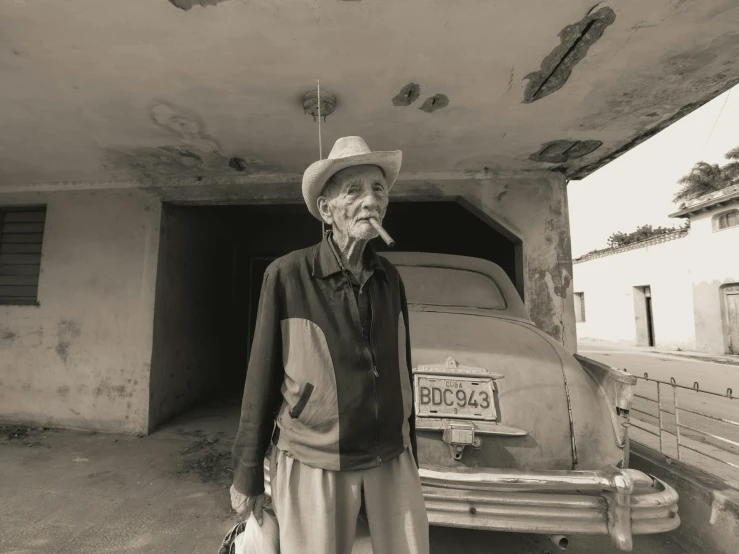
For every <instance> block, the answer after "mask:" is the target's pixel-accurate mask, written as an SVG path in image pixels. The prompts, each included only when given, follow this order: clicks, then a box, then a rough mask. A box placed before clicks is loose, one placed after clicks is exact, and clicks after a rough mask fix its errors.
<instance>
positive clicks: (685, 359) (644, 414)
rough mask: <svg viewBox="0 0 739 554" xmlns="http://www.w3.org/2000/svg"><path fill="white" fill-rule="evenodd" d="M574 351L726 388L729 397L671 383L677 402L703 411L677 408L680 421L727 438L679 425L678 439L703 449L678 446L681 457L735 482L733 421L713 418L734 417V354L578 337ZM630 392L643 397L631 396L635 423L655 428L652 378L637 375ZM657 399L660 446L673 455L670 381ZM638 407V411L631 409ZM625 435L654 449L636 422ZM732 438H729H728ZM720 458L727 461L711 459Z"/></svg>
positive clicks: (665, 377)
mask: <svg viewBox="0 0 739 554" xmlns="http://www.w3.org/2000/svg"><path fill="white" fill-rule="evenodd" d="M578 353H580V354H581V355H583V356H586V357H588V358H591V359H594V360H597V361H599V362H602V363H604V364H608V365H610V366H612V367H616V368H619V369H626V370H627V371H628V372H629V373H632V374H633V375H636V376H637V377H640V378H641V377H644V374H645V373H647V374H648V376H649V378H650V379H658V380H660V381H667V382H669V381H670V377H674V378H675V381H676V382H677V383H678V384H680V385H684V386H687V387H693V385H694V383H696V382H697V383H698V388H699V389H700V390H701V391H711V392H715V393H718V394H720V395H726V393H727V389H732V391H733V396H734V397H735V399H734V400H731V399H729V398H726V397H722V396H714V395H707V394H701V393H696V392H695V391H693V390H685V389H677V398H678V405H679V406H680V408H681V409H682V408H687V409H689V410H692V411H693V412H700V413H702V414H708V415H709V416H712V417H705V416H701V415H697V414H695V413H689V412H683V411H681V413H680V423H681V424H683V425H688V426H690V427H692V428H693V429H697V430H699V431H703V432H706V433H711V434H712V435H714V436H716V437H721V438H722V439H727V440H729V441H732V442H726V440H721V439H715V438H712V437H708V436H706V435H704V434H701V433H697V432H694V431H691V430H689V429H681V433H682V437H681V442H683V443H684V444H686V445H687V446H688V447H690V448H693V449H696V450H700V451H701V452H705V453H706V454H708V455H709V456H712V457H711V458H709V457H708V456H704V455H702V454H699V453H696V452H694V451H692V450H690V449H683V448H681V455H682V456H683V460H684V461H686V462H688V463H690V464H692V465H695V466H697V467H698V468H699V469H702V470H704V471H707V472H708V473H712V474H714V475H717V476H719V477H722V478H724V479H726V480H727V481H728V482H729V483H731V484H733V485H734V486H735V487H737V488H739V446H737V445H739V425H735V424H731V423H724V422H721V421H718V420H716V419H713V418H723V419H725V420H730V421H733V422H739V399H736V397H739V356H709V355H706V354H699V353H695V352H667V351H661V350H654V349H650V348H639V347H628V346H626V347H624V346H616V345H613V344H607V343H597V342H591V341H587V342H585V341H583V342H581V343H580V344H579V345H578ZM635 392H636V394H638V395H640V396H642V397H646V398H649V399H651V400H645V399H644V398H635V399H634V408H635V409H634V410H632V412H631V416H632V419H634V420H637V421H635V423H636V424H637V425H641V426H642V427H644V428H646V429H649V430H650V431H652V432H657V433H658V432H659V420H658V419H657V417H656V416H657V414H658V411H657V403H656V400H657V384H656V383H654V382H649V381H645V380H643V379H639V381H638V383H637V386H636V390H635ZM660 394H661V397H662V398H661V400H662V403H663V408H664V409H665V410H667V411H665V412H663V414H662V415H663V422H662V425H663V428H664V429H665V430H666V431H667V433H666V434H663V444H662V450H663V451H664V452H665V453H666V454H668V455H670V456H672V457H677V447H676V442H677V437H676V434H675V432H676V425H675V418H674V416H673V415H672V414H671V413H669V412H674V399H673V391H672V387H670V386H669V385H660ZM637 410H639V411H637ZM648 414H652V415H648ZM630 433H631V437H632V439H634V440H638V441H639V442H642V443H644V444H646V445H648V446H650V447H651V448H654V449H656V450H659V449H660V445H659V439H658V438H657V437H655V436H653V435H650V434H649V433H648V432H645V431H643V430H640V429H638V428H635V427H632V428H631V431H630ZM732 443H733V444H732ZM713 458H718V459H720V460H724V461H726V462H728V463H729V464H733V465H734V466H736V467H734V466H731V465H727V464H724V463H721V462H719V461H717V460H716V459H713Z"/></svg>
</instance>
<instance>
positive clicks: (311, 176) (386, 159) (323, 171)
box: [303, 137, 403, 221]
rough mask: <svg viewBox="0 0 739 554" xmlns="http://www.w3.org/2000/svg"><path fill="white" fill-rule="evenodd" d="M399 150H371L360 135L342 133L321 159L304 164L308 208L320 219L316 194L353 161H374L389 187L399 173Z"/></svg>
mask: <svg viewBox="0 0 739 554" xmlns="http://www.w3.org/2000/svg"><path fill="white" fill-rule="evenodd" d="M402 161H403V152H402V151H400V150H393V151H391V152H373V151H372V150H370V149H369V146H367V143H366V142H364V139H363V138H362V137H342V138H340V139H339V140H337V141H336V143H335V144H334V147H333V148H332V149H331V153H330V154H329V155H328V158H326V159H325V160H320V161H317V162H314V163H312V164H311V165H310V166H308V169H306V170H305V173H303V198H304V199H305V204H306V205H307V206H308V211H310V213H311V214H313V217H315V218H316V219H318V220H319V221H323V218H322V217H321V214H320V212H319V211H318V204H317V201H318V197H319V196H321V192H322V191H323V187H324V186H325V185H326V181H328V180H329V179H330V178H331V176H332V175H333V174H334V173H336V172H337V171H340V170H342V169H344V168H346V167H351V166H354V165H376V166H379V167H380V168H381V169H382V171H383V173H384V174H385V180H386V182H387V188H388V190H390V189H391V188H392V186H393V184H394V183H395V179H397V178H398V173H400V164H401V162H402Z"/></svg>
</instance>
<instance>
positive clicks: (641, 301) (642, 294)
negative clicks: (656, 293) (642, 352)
mask: <svg viewBox="0 0 739 554" xmlns="http://www.w3.org/2000/svg"><path fill="white" fill-rule="evenodd" d="M634 321H635V323H636V345H637V346H654V345H655V336H654V310H653V306H652V288H651V287H650V286H648V285H647V286H643V287H634Z"/></svg>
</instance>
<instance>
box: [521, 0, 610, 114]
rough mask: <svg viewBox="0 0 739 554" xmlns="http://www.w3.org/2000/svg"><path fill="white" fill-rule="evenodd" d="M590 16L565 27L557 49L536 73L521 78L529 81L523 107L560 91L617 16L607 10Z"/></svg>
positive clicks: (560, 35)
mask: <svg viewBox="0 0 739 554" xmlns="http://www.w3.org/2000/svg"><path fill="white" fill-rule="evenodd" d="M596 7H597V6H596ZM593 9H594V8H593ZM591 12H592V9H591ZM591 12H589V13H588V15H586V16H585V17H584V18H583V19H582V20H580V21H579V22H577V23H575V24H573V25H568V26H567V27H565V28H564V29H563V30H562V31H561V32H560V33H559V37H560V41H561V42H560V44H559V46H557V47H556V48H555V49H554V50H553V51H552V52H551V53H550V54H549V55H548V56H547V57H546V58H545V59H544V61H543V62H542V63H541V68H540V69H539V71H535V72H533V73H529V74H528V75H527V76H526V77H524V78H525V79H528V80H529V83H528V85H527V86H526V90H525V91H524V100H523V101H524V103H526V104H528V103H531V102H535V101H537V100H541V99H542V98H544V97H545V96H549V95H550V94H552V93H553V92H556V91H558V90H559V89H561V88H562V87H563V86H564V84H565V83H566V82H567V80H568V79H569V78H570V75H571V74H572V69H573V68H574V66H575V65H577V64H578V63H579V62H580V61H582V60H583V59H584V58H585V56H586V55H587V53H588V50H589V49H590V47H591V46H592V45H593V44H594V43H595V42H597V41H598V40H599V39H600V38H601V36H603V33H604V32H605V30H606V28H607V27H608V26H609V25H611V24H612V23H613V22H614V21H615V20H616V14H615V13H614V11H613V10H612V9H611V8H608V7H605V8H601V9H599V10H598V11H596V12H594V13H591Z"/></svg>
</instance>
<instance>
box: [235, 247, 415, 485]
mask: <svg viewBox="0 0 739 554" xmlns="http://www.w3.org/2000/svg"><path fill="white" fill-rule="evenodd" d="M330 240H331V238H330V235H329V234H327V235H326V236H325V237H324V240H323V241H322V242H321V243H319V244H318V245H315V246H313V247H311V248H306V249H304V250H298V251H296V252H292V253H291V254H288V255H286V256H283V257H282V258H279V259H277V260H275V261H274V262H273V263H272V264H271V265H270V266H269V267H268V268H267V271H266V272H265V275H264V280H263V282H262V292H261V296H260V300H259V309H258V314H257V326H256V331H255V334H254V340H253V343H252V347H251V348H252V349H251V355H250V359H249V367H248V370H247V374H246V386H245V388H244V398H243V404H242V408H241V421H240V425H239V431H238V434H237V436H236V441H235V443H234V446H233V461H234V486H235V488H236V489H237V490H238V491H239V492H241V493H242V494H248V495H255V494H259V493H262V492H263V491H264V470H263V463H264V456H265V454H266V451H267V448H268V447H269V442H270V438H273V441H274V442H275V443H276V444H277V447H278V448H280V449H281V450H284V451H286V452H287V453H288V455H290V456H292V457H294V458H296V459H297V460H299V461H300V462H302V463H304V464H306V465H309V466H313V467H317V468H322V469H328V470H335V471H336V470H342V471H344V470H357V469H367V468H371V467H376V466H378V465H380V464H381V463H383V462H385V461H388V460H391V459H393V458H394V457H396V456H398V455H400V454H402V453H403V452H404V451H405V450H406V449H407V448H408V447H411V448H412V451H413V455H414V457H415V459H416V460H418V457H417V450H416V440H415V411H414V402H413V386H412V370H411V368H412V365H411V357H410V355H411V348H410V333H409V329H408V307H407V304H406V296H405V289H404V288H403V282H402V280H401V278H400V274H399V273H398V270H397V269H396V268H395V267H394V266H393V265H392V264H391V263H390V262H388V261H387V260H386V259H384V258H382V257H380V256H378V255H377V254H376V253H375V252H374V250H373V249H372V247H371V246H367V248H366V249H365V255H366V256H367V258H366V263H367V264H369V267H371V268H372V269H373V274H372V277H371V278H370V279H369V281H368V282H367V284H366V285H365V287H364V291H366V294H369V295H370V304H371V316H372V320H371V327H370V329H371V330H370V337H368V338H365V337H363V333H362V326H361V322H360V316H359V310H358V307H357V301H356V299H355V296H354V291H353V289H352V284H351V280H350V277H349V274H348V273H347V272H346V271H343V270H342V268H341V267H340V265H339V262H338V260H337V258H336V256H335V254H334V252H333V251H332V248H331V245H330V243H329V241H330ZM363 294H365V292H363ZM275 421H276V422H277V427H276V428H275V426H274V423H275ZM273 433H274V435H273Z"/></svg>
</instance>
